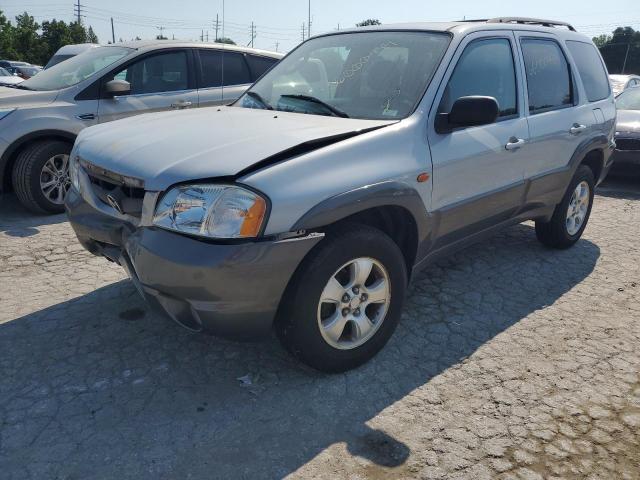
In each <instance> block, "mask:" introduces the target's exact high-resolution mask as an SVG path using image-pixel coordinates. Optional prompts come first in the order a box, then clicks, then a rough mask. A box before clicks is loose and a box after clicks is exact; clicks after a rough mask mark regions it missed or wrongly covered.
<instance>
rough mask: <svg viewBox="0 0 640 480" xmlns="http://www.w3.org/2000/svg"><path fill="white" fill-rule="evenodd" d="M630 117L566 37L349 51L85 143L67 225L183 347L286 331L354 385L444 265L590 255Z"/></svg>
mask: <svg viewBox="0 0 640 480" xmlns="http://www.w3.org/2000/svg"><path fill="white" fill-rule="evenodd" d="M615 117H616V109H615V105H614V98H613V93H612V91H611V88H610V85H609V81H608V79H607V71H606V68H605V65H604V62H603V61H602V58H601V57H600V54H599V52H598V50H597V48H596V47H595V46H594V44H593V42H592V41H591V40H590V39H589V38H588V37H586V36H584V35H581V34H579V33H577V32H576V31H575V30H574V29H573V27H571V26H570V25H566V24H560V23H558V22H552V21H547V20H536V19H522V18H499V19H493V20H488V21H486V20H485V21H474V22H452V23H424V24H420V23H415V24H408V25H391V26H378V27H372V28H361V29H355V30H349V31H339V32H333V33H328V34H325V35H321V36H318V37H314V38H312V39H310V40H308V41H306V42H304V43H303V44H301V45H300V46H298V47H297V48H296V49H295V50H294V51H292V52H291V53H289V54H288V55H287V56H286V57H285V58H284V59H283V60H281V61H280V62H279V63H278V64H277V65H276V66H275V67H274V68H273V69H271V70H270V71H269V72H268V73H267V74H266V75H264V76H263V77H262V78H261V79H260V80H259V81H258V82H256V83H255V84H254V85H253V86H252V87H251V88H250V89H249V90H248V91H247V92H246V93H245V94H244V95H243V96H242V97H240V99H239V100H238V101H237V102H236V103H234V104H233V105H232V106H226V107H215V108H207V109H200V110H198V111H193V112H188V113H186V114H178V113H162V114H150V115H144V116H140V117H136V119H131V120H121V121H118V122H114V123H112V124H109V125H105V126H97V127H92V128H89V129H87V130H85V131H84V132H82V133H81V134H80V136H79V137H78V140H77V141H76V144H75V146H74V149H73V152H72V154H71V178H72V182H73V187H72V188H71V190H70V192H69V196H68V198H67V203H66V205H67V213H68V216H69V219H70V221H71V225H72V226H73V228H74V230H75V232H76V234H77V236H78V239H79V240H80V242H81V243H82V245H83V246H84V247H85V248H86V249H87V250H89V251H90V252H92V253H94V254H96V255H101V256H104V257H106V258H107V259H110V260H112V261H114V262H117V263H119V264H120V265H122V266H123V267H124V268H125V269H126V271H127V272H128V273H129V275H130V277H131V278H132V280H133V282H134V284H135V285H136V286H137V288H138V290H139V291H140V293H141V294H142V295H143V296H144V297H145V298H146V299H147V300H148V302H149V303H150V304H151V305H152V306H154V307H156V308H157V309H158V310H159V311H160V312H163V313H164V314H166V315H167V316H168V317H170V318H172V319H174V320H175V321H177V322H178V323H180V324H181V325H183V326H185V327H187V328H189V329H191V330H195V331H209V332H213V333H216V334H219V335H226V336H233V337H238V336H245V337H246V336H254V335H259V334H263V335H264V334H268V333H269V332H270V331H271V330H272V328H275V331H276V333H277V334H278V336H279V338H280V339H281V341H282V343H283V344H284V346H285V347H286V348H287V349H288V350H289V351H290V352H292V353H293V354H294V355H295V356H296V357H298V358H300V359H301V360H303V361H304V362H306V363H307V364H309V365H311V366H313V367H315V368H318V369H320V370H324V371H334V372H335V371H342V370H346V369H349V368H353V367H355V366H357V365H359V364H361V363H363V362H365V361H367V360H368V359H369V358H371V357H372V356H373V355H375V354H376V352H378V351H379V350H380V349H381V348H382V347H383V346H384V345H385V343H386V342H387V340H388V339H389V338H390V336H391V335H392V333H393V331H394V329H395V327H396V325H397V323H398V321H399V320H400V316H401V312H402V306H403V302H404V296H405V291H406V287H407V282H408V281H409V280H410V279H411V277H412V276H413V275H414V274H415V272H417V271H418V270H420V269H421V268H423V267H425V266H426V265H428V264H429V263H431V262H433V261H434V260H435V259H436V258H439V257H441V256H442V255H445V254H448V253H450V252H452V251H454V250H456V249H459V248H461V247H464V246H466V245H469V244H470V243H471V242H474V241H477V240H478V239H481V238H484V237H486V236H487V235H489V234H491V233H494V232H495V231H496V230H497V229H499V228H503V227H505V226H508V225H513V224H516V223H520V222H523V221H526V220H533V221H535V234H536V236H537V238H538V239H539V240H540V241H541V242H542V243H543V244H544V245H547V246H549V247H552V248H568V247H571V246H572V245H573V244H575V243H576V242H577V241H578V240H579V239H580V237H581V235H582V233H583V232H584V229H585V227H586V225H587V222H588V219H589V215H590V213H591V206H592V203H593V198H594V189H595V187H596V185H597V184H598V183H599V182H600V181H601V179H602V178H603V177H604V175H605V174H606V172H607V170H608V169H609V167H610V155H611V152H612V147H613V134H614V126H615ZM525 248H526V247H525ZM560 258H561V257H556V261H560V260H558V259H560Z"/></svg>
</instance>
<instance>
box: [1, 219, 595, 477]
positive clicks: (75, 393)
mask: <svg viewBox="0 0 640 480" xmlns="http://www.w3.org/2000/svg"><path fill="white" fill-rule="evenodd" d="M599 256H600V250H599V248H598V247H597V246H596V245H594V244H593V243H591V242H589V241H588V240H581V241H580V242H578V243H577V244H576V245H575V247H574V248H572V249H570V250H566V251H553V250H547V249H545V248H543V247H541V246H540V245H539V244H538V243H537V242H536V240H535V235H534V233H533V229H532V228H531V226H530V225H519V226H516V227H514V228H511V229H509V230H507V231H505V232H503V233H501V234H499V235H498V236H496V237H494V238H492V239H490V240H488V241H486V242H484V243H481V244H478V245H475V246H472V247H470V248H469V249H467V250H465V251H462V252H460V253H458V254H456V255H454V256H452V257H451V258H449V259H447V260H445V261H442V262H439V263H438V264H436V265H434V266H432V267H430V268H428V269H427V270H425V271H424V272H422V273H421V274H419V275H418V276H417V278H415V279H414V282H413V283H412V286H411V287H410V290H409V294H408V297H407V305H406V308H405V313H404V315H403V319H402V322H401V324H400V326H399V327H398V330H397V331H396V334H395V335H394V337H393V338H392V339H391V341H390V342H389V344H388V345H387V346H386V348H385V349H384V350H383V351H382V352H381V353H380V354H379V355H378V356H377V357H376V358H375V359H373V360H372V361H371V362H369V363H368V364H366V365H364V366H363V367H361V368H359V369H357V370H354V371H351V372H348V373H346V374H342V375H324V374H320V373H317V372H315V371H311V370H309V369H307V368H305V367H303V366H301V365H300V364H298V363H297V362H295V361H294V360H292V359H291V358H290V357H289V356H288V355H287V354H285V353H284V351H283V350H282V349H281V348H280V346H279V345H278V344H277V342H276V340H275V339H273V338H270V339H268V340H266V341H264V342H260V343H233V342H229V341H224V340H220V339H216V338H213V337H208V336H205V335H197V334H190V333H188V332H186V331H184V330H182V329H181V328H179V327H178V326H177V325H174V324H172V323H170V322H168V321H165V320H163V319H160V318H158V317H156V316H154V315H152V314H151V313H149V311H148V310H146V308H145V306H144V304H143V303H142V301H141V300H140V299H139V298H138V296H137V294H136V293H135V289H134V287H133V286H132V285H131V284H130V283H129V282H127V281H123V282H119V283H115V284H112V285H109V286H107V287H104V288H101V289H98V290H95V291H93V292H91V293H89V294H87V295H84V296H82V297H79V298H76V299H73V300H70V301H67V302H63V303H60V304H57V305H55V306H52V307H50V308H46V309H44V310H41V311H38V312H35V313H33V314H30V315H26V316H24V317H21V318H17V319H15V320H13V321H10V322H7V323H5V324H2V325H0V352H2V353H1V354H0V422H1V423H0V424H1V425H2V428H1V429H0V431H1V439H0V442H1V443H0V467H1V468H2V471H3V472H9V477H11V473H14V474H16V475H18V474H20V473H22V472H25V471H28V472H29V473H30V474H31V476H32V477H33V478H54V477H55V478H86V479H88V478H120V479H125V478H132V479H133V478H135V479H143V478H187V477H189V478H251V479H256V478H281V477H283V476H286V475H287V474H290V473H292V472H295V471H296V470H298V469H299V468H300V467H302V466H304V465H305V464H306V463H308V462H309V461H310V460H312V459H313V458H315V457H316V456H317V455H319V454H321V453H322V451H323V450H325V449H326V448H327V447H329V446H330V445H333V444H335V443H338V442H344V444H345V445H346V448H347V449H348V451H349V452H350V453H351V454H352V455H355V456H357V457H361V458H364V459H367V460H369V461H370V462H372V463H373V466H374V467H375V468H377V469H379V472H377V475H379V478H384V477H385V476H387V475H388V474H390V473H392V472H393V469H394V468H398V467H400V468H401V465H403V464H404V463H405V462H406V461H407V459H408V457H409V455H411V453H412V452H411V450H410V448H409V447H408V446H407V445H406V444H405V443H403V442H402V441H400V440H398V439H396V438H394V437H392V436H391V435H389V434H388V433H385V432H384V431H383V430H381V429H376V428H372V427H370V426H369V425H368V422H369V420H371V419H372V418H373V417H375V416H377V415H378V414H379V413H380V412H382V411H383V410H384V409H386V408H387V407H390V406H392V405H393V404H394V403H395V402H397V401H399V400H401V399H403V398H404V397H406V396H407V395H409V394H411V393H412V392H414V391H415V390H416V389H417V388H419V387H422V386H424V385H426V384H427V383H429V382H430V381H431V380H432V379H433V378H434V377H435V376H437V375H438V374H440V373H441V372H443V371H445V370H447V369H449V368H450V367H453V366H455V365H457V364H459V363H460V362H461V361H463V360H464V359H465V358H467V357H469V356H470V355H472V354H473V353H474V352H475V351H476V350H477V349H478V348H479V347H481V346H482V345H483V344H484V343H486V342H488V341H490V340H491V339H492V338H493V337H495V336H496V335H498V334H500V333H501V332H503V331H504V330H506V329H507V328H509V327H511V326H512V325H514V324H516V323H517V322H519V321H520V320H522V319H524V318H525V317H527V316H528V315H530V314H531V313H532V312H534V311H536V310H538V309H541V308H543V307H545V306H547V305H551V304H553V303H554V302H555V301H556V300H557V299H558V298H560V297H561V296H562V295H563V294H565V293H566V292H567V291H568V290H570V289H572V288H573V287H574V286H576V285H577V284H578V283H580V282H581V281H582V280H583V279H584V278H585V277H587V276H588V275H589V274H590V273H591V272H592V270H593V268H594V266H595V264H596V261H597V260H598V258H599ZM390 469H391V470H390Z"/></svg>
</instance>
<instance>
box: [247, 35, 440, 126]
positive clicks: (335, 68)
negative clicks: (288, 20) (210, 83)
mask: <svg viewBox="0 0 640 480" xmlns="http://www.w3.org/2000/svg"><path fill="white" fill-rule="evenodd" d="M449 40H450V37H449V35H447V34H444V33H431V32H399V31H393V32H392V31H387V32H384V31H381V32H378V31H374V32H372V31H366V32H357V33H345V34H336V35H328V36H324V37H318V38H315V39H312V40H309V41H308V42H305V43H303V44H302V45H300V46H299V47H298V48H297V49H296V50H294V51H293V52H292V53H290V54H289V55H288V56H287V57H285V58H284V59H283V60H282V61H281V62H280V63H278V64H276V65H275V66H274V67H273V69H271V70H270V71H269V72H268V73H267V74H266V75H265V76H264V77H262V78H261V79H260V80H259V81H258V82H257V83H256V84H255V85H254V86H253V87H251V89H250V90H249V92H247V94H245V95H244V96H242V97H241V98H240V100H239V101H238V102H237V103H236V105H237V106H240V107H244V108H262V109H265V108H267V109H271V108H272V109H274V110H283V111H290V112H298V113H308V114H314V115H334V116H341V117H350V118H361V119H400V118H404V117H406V116H408V115H409V114H411V113H412V112H413V110H414V109H415V107H416V105H417V103H418V102H419V101H420V99H421V97H422V95H423V93H424V91H425V89H426V88H427V86H428V85H429V81H430V80H431V77H432V76H433V73H434V72H435V69H436V68H437V66H438V64H439V63H440V60H441V59H442V56H443V54H444V52H445V50H446V48H447V46H448V44H449Z"/></svg>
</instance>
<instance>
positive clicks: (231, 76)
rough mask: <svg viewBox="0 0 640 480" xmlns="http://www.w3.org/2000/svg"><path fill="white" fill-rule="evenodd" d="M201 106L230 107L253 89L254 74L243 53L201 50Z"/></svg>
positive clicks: (199, 75) (199, 53)
mask: <svg viewBox="0 0 640 480" xmlns="http://www.w3.org/2000/svg"><path fill="white" fill-rule="evenodd" d="M197 52H198V62H197V65H198V67H197V68H198V70H199V74H198V106H200V107H208V106H213V105H227V104H229V103H231V102H234V101H235V100H237V99H238V98H239V97H240V95H242V94H243V93H244V91H245V90H246V89H247V88H249V85H251V83H252V80H251V71H250V70H249V65H248V63H247V60H246V59H245V55H244V54H243V53H241V52H234V51H230V50H214V49H204V48H201V49H198V50H197Z"/></svg>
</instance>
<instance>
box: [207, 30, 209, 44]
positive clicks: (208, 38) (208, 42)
mask: <svg viewBox="0 0 640 480" xmlns="http://www.w3.org/2000/svg"><path fill="white" fill-rule="evenodd" d="M207 43H209V30H207Z"/></svg>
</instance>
